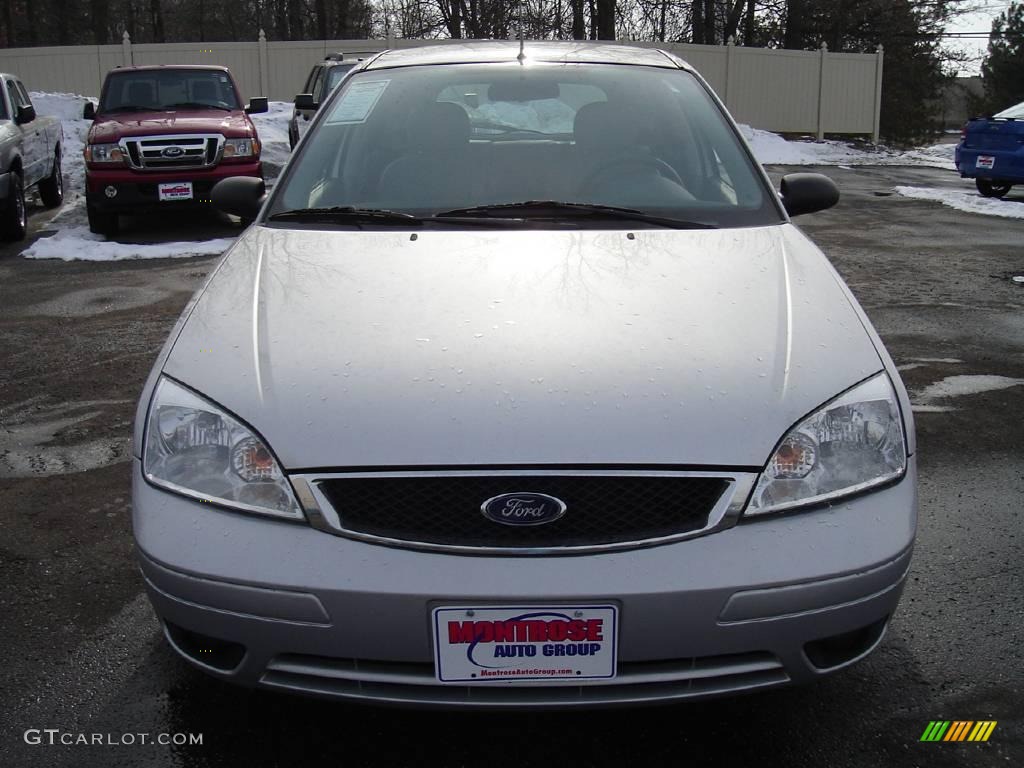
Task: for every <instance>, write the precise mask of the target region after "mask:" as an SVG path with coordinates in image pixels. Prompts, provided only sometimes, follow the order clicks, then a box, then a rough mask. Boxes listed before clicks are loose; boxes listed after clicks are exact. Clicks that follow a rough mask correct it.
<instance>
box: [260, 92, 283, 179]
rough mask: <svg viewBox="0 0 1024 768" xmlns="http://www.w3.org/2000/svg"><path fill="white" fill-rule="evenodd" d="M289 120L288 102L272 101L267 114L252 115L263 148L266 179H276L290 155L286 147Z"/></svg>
mask: <svg viewBox="0 0 1024 768" xmlns="http://www.w3.org/2000/svg"><path fill="white" fill-rule="evenodd" d="M291 119H292V104H291V102H289V101H272V102H270V108H269V110H268V111H267V112H265V113H263V114H262V115H252V121H253V123H254V124H255V125H256V132H257V133H258V134H259V135H260V144H261V145H262V146H263V152H262V157H263V165H264V173H265V174H266V177H267V179H274V178H277V176H278V174H280V173H281V169H282V168H284V164H285V163H287V162H288V157H289V156H290V155H291V148H290V147H289V146H288V123H289V121H290V120H291Z"/></svg>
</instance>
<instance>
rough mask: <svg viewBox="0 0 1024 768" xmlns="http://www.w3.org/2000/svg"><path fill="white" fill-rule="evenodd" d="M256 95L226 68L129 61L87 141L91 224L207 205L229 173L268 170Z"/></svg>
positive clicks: (106, 88)
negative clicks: (242, 94) (241, 90)
mask: <svg viewBox="0 0 1024 768" xmlns="http://www.w3.org/2000/svg"><path fill="white" fill-rule="evenodd" d="M266 111H267V99H266V98H265V97H258V98H253V99H250V100H249V104H248V106H246V107H244V108H243V107H242V101H241V99H240V98H239V95H238V86H237V85H236V83H235V80H234V78H233V77H232V76H231V73H230V72H229V71H228V70H227V68H225V67H214V66H169V65H162V66H151V67H124V68H119V69H115V70H113V71H111V72H110V73H108V74H107V77H106V80H105V81H104V83H103V90H102V92H101V93H100V102H99V106H95V105H93V103H92V102H89V103H88V104H86V105H85V111H84V117H85V118H86V119H87V120H92V121H93V124H92V127H91V128H90V129H89V136H88V138H87V140H86V147H85V169H86V170H85V200H86V209H87V211H88V214H89V229H90V230H92V231H93V232H95V233H97V234H102V235H112V234H115V233H116V232H117V229H118V225H119V218H118V217H119V214H122V213H137V212H144V211H154V210H156V211H159V210H161V209H167V208H178V207H181V206H187V205H208V204H209V201H210V188H211V187H213V185H214V184H216V183H217V182H218V181H220V180H221V179H224V178H227V177H228V176H256V177H259V178H262V177H263V167H262V165H261V163H260V140H259V135H258V134H257V133H256V126H254V125H253V123H252V120H250V119H249V115H250V114H254V113H257V112H266Z"/></svg>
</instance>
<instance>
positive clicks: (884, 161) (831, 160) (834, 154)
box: [739, 125, 956, 169]
mask: <svg viewBox="0 0 1024 768" xmlns="http://www.w3.org/2000/svg"><path fill="white" fill-rule="evenodd" d="M739 129H740V133H741V134H743V138H744V139H746V140H747V143H748V144H749V145H750V148H751V150H753V152H754V156H755V157H756V158H757V160H758V162H759V163H761V164H762V165H845V166H852V165H924V166H929V167H932V168H949V169H953V168H954V167H955V166H954V163H953V152H954V151H955V149H956V145H955V144H933V145H932V146H930V147H918V148H917V149H912V150H909V151H907V152H898V151H896V150H892V149H888V148H885V147H875V148H868V147H859V146H855V145H851V144H846V143H844V142H842V141H833V140H829V141H789V140H787V139H784V138H783V137H782V136H779V135H778V134H777V133H770V132H768V131H762V130H759V129H757V128H751V127H750V126H749V125H740V126H739Z"/></svg>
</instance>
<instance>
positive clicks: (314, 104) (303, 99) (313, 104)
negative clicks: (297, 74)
mask: <svg viewBox="0 0 1024 768" xmlns="http://www.w3.org/2000/svg"><path fill="white" fill-rule="evenodd" d="M295 108H296V109H303V110H313V111H314V112H315V111H316V110H317V109H319V108H320V103H319V102H318V101H317V100H316V99H314V98H313V94H312V93H300V94H299V95H298V96H296V97H295Z"/></svg>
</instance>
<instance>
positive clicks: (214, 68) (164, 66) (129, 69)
mask: <svg viewBox="0 0 1024 768" xmlns="http://www.w3.org/2000/svg"><path fill="white" fill-rule="evenodd" d="M153 69H209V70H212V71H215V72H227V71H228V68H227V67H224V66H220V65H218V64H140V65H139V66H137V67H116V68H114V69H112V70H110V71H111V72H145V71H147V70H153Z"/></svg>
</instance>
